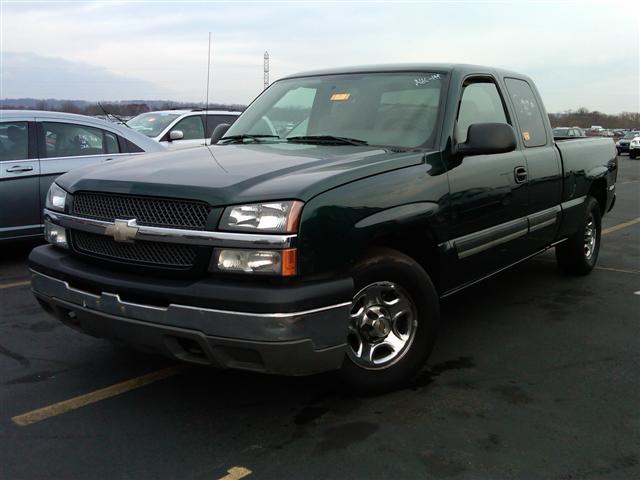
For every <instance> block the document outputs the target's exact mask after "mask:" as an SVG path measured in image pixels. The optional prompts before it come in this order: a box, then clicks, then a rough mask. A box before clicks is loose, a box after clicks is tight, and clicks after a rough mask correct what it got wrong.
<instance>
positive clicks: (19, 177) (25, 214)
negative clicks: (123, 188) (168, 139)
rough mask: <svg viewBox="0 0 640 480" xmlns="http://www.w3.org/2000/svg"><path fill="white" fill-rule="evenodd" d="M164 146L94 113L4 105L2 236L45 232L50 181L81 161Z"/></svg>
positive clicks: (0, 129)
mask: <svg viewBox="0 0 640 480" xmlns="http://www.w3.org/2000/svg"><path fill="white" fill-rule="evenodd" d="M165 150H166V149H165V148H164V147H162V146H161V145H160V144H158V143H157V142H154V141H153V140H150V139H149V138H147V137H145V136H144V135H142V134H140V133H138V132H136V131H135V130H132V129H130V128H127V127H125V126H123V125H117V124H115V123H112V122H107V121H104V120H100V119H98V118H94V117H87V116H84V115H74V114H71V113H60V112H44V111H36V110H0V241H3V240H12V239H17V238H24V237H32V236H38V235H42V228H43V219H42V210H43V208H44V204H45V198H46V195H47V190H49V186H50V185H51V183H52V182H53V181H54V180H55V178H56V177H58V176H59V175H61V174H63V173H65V172H68V171H69V170H72V169H74V168H77V167H81V166H85V165H90V164H94V163H100V162H105V161H108V160H112V159H116V158H122V157H128V156H132V155H139V154H141V153H145V152H160V151H165Z"/></svg>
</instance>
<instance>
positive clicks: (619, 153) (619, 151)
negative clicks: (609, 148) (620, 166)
mask: <svg viewBox="0 0 640 480" xmlns="http://www.w3.org/2000/svg"><path fill="white" fill-rule="evenodd" d="M616 150H617V151H618V156H620V155H622V150H620V149H619V148H616Z"/></svg>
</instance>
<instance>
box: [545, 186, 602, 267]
mask: <svg viewBox="0 0 640 480" xmlns="http://www.w3.org/2000/svg"><path fill="white" fill-rule="evenodd" d="M586 203H587V208H586V212H585V216H584V220H583V221H582V224H581V226H580V229H579V230H578V231H577V232H576V233H575V234H574V235H573V236H571V237H569V238H568V239H567V240H566V241H564V242H562V243H561V244H559V245H557V246H556V260H557V262H558V266H559V267H560V269H562V270H563V271H564V272H566V273H569V274H572V275H586V274H588V273H589V272H591V270H593V267H594V266H595V265H596V262H597V261H598V252H599V251H600V234H601V230H602V227H601V214H600V205H599V204H598V202H597V201H596V199H595V198H593V197H587V200H586Z"/></svg>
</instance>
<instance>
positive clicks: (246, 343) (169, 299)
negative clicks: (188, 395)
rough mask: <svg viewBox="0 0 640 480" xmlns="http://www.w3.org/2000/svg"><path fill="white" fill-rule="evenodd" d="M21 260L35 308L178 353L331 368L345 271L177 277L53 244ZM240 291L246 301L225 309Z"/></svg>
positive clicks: (341, 348)
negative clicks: (113, 266)
mask: <svg viewBox="0 0 640 480" xmlns="http://www.w3.org/2000/svg"><path fill="white" fill-rule="evenodd" d="M29 260H30V268H31V272H32V288H33V292H34V294H35V296H36V297H37V299H38V300H39V302H40V303H41V305H42V306H43V308H44V309H45V310H46V311H48V312H49V313H51V314H52V315H54V316H56V317H57V318H58V319H60V320H61V321H62V322H63V323H64V324H66V325H68V326H70V327H72V328H75V329H77V330H80V331H82V332H85V333H88V334H90V335H94V336H97V337H103V338H108V339H112V340H116V341H121V342H123V343H126V344H129V345H132V346H134V347H137V348H139V349H141V350H145V351H153V352H157V353H161V354H164V355H166V356H169V357H173V358H176V359H179V360H183V361H188V362H194V363H200V364H206V365H212V366H216V367H220V368H238V369H244V370H252V371H259V372H265V373H276V374H286V375H309V374H314V373H319V372H323V371H328V370H334V369H337V368H339V367H340V365H341V364H342V361H343V359H344V352H345V346H346V345H345V342H346V338H347V321H348V318H349V309H350V306H351V302H350V299H351V294H352V290H353V285H352V281H351V279H341V280H332V281H328V282H322V283H317V284H310V285H304V286H255V285H253V284H247V283H246V282H243V283H230V282H220V281H219V280H217V281H216V280H214V279H204V280H200V281H196V282H191V283H190V284H185V281H184V280H170V279H165V280H162V279H157V278H156V279H150V278H147V277H140V276H136V275H133V274H125V273H118V272H113V271H110V270H107V269H105V268H103V267H96V266H94V265H91V264H87V263H85V262H82V261H80V260H78V259H77V258H75V257H74V256H73V255H71V254H69V253H68V252H65V251H62V250H59V249H56V248H54V247H52V246H42V247H38V248H36V249H34V250H33V252H32V254H31V255H30V257H29ZM158 295H160V297H158ZM194 295H195V296H194ZM160 298H164V299H165V300H164V302H162V301H160V300H159V299H160ZM190 298H191V299H192V300H193V301H189V299H190ZM216 298H220V299H221V300H220V301H216ZM222 298H224V299H225V301H222ZM242 298H244V299H246V302H245V306H246V307H247V308H245V309H242V310H241V309H228V307H229V305H234V304H238V303H242V302H241V300H240V299H242ZM260 298H263V299H264V301H263V302H260ZM267 299H270V300H269V301H268V300H267ZM212 303H213V305H212ZM216 305H218V306H219V308H216Z"/></svg>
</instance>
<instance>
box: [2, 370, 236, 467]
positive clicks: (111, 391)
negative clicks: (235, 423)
mask: <svg viewBox="0 0 640 480" xmlns="http://www.w3.org/2000/svg"><path fill="white" fill-rule="evenodd" d="M183 368H184V366H183V365H175V366H172V367H168V368H163V369H162V370H158V371H155V372H151V373H147V374H146V375H142V376H140V377H136V378H132V379H130V380H126V381H124V382H120V383H116V384H115V385H111V386H109V387H105V388H101V389H100V390H95V391H93V392H89V393H86V394H84V395H79V396H77V397H73V398H70V399H69V400H64V401H62V402H58V403H54V404H53V405H49V406H48V407H43V408H38V409H37V410H32V411H31V412H27V413H23V414H21V415H16V416H15V417H13V418H12V419H11V421H12V422H13V423H15V424H16V425H19V426H21V427H26V426H27V425H32V424H34V423H37V422H40V421H42V420H46V419H47V418H51V417H55V416H56V415H61V414H63V413H66V412H70V411H72V410H76V409H78V408H82V407H85V406H87V405H90V404H92V403H96V402H99V401H100V400H105V399H107V398H111V397H115V396H116V395H120V394H123V393H126V392H128V391H130V390H134V389H136V388H140V387H143V386H145V385H149V384H150V383H153V382H157V381H158V380H164V379H165V378H168V377H172V376H173V375H176V374H177V373H179V372H180V371H181V370H182V369H183ZM238 478H240V477H238Z"/></svg>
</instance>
